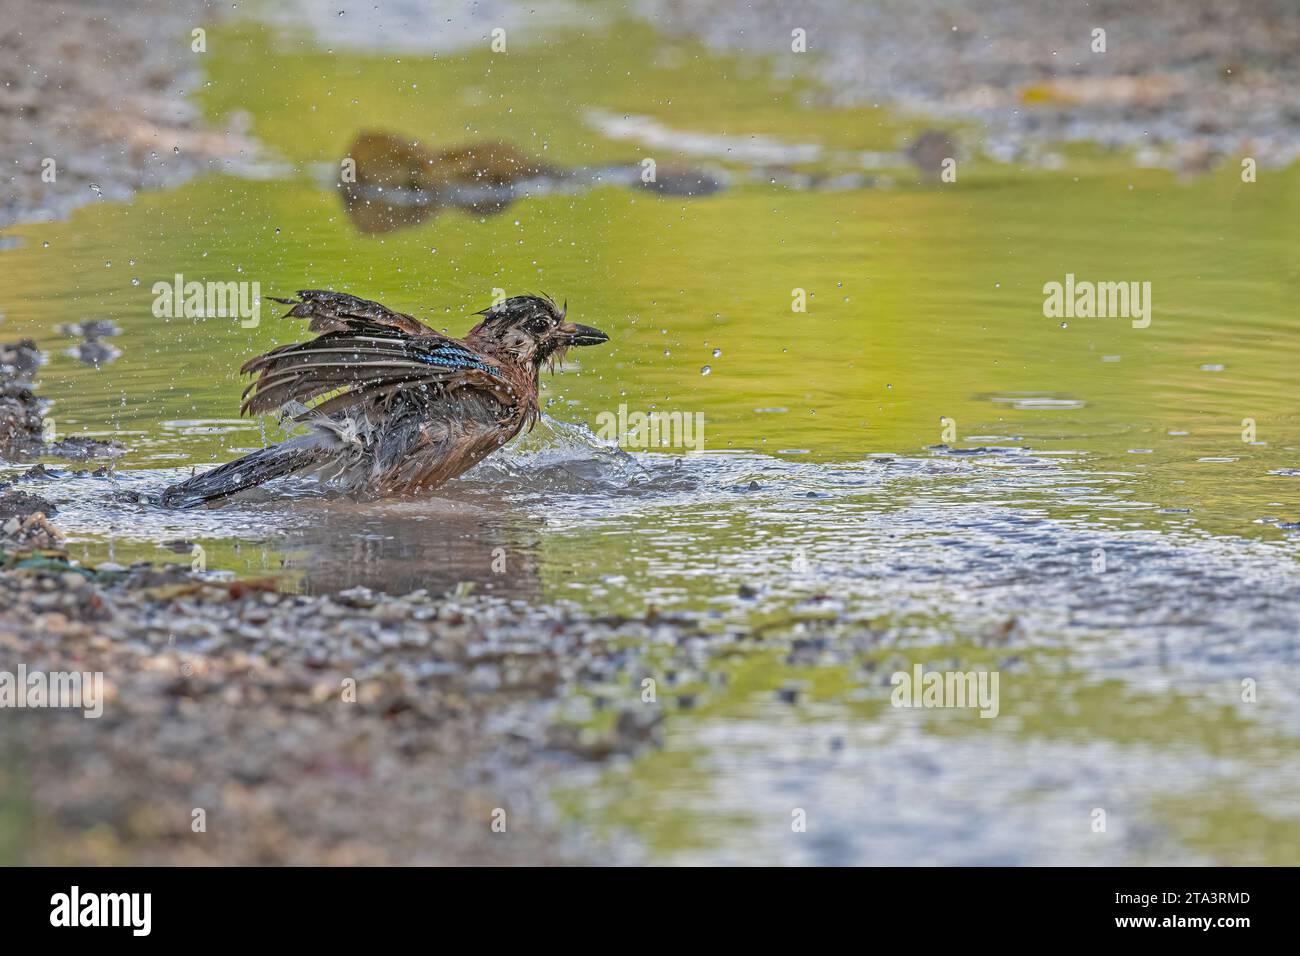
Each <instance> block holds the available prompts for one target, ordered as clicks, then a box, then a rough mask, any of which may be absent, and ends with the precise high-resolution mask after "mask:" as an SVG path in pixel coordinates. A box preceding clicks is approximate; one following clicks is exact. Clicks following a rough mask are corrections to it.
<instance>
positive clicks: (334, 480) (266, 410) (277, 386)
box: [163, 290, 608, 508]
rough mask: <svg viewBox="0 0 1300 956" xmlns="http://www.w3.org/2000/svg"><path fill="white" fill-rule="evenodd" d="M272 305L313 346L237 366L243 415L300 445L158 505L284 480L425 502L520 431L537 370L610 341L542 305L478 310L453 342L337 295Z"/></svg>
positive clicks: (538, 300)
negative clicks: (292, 432) (273, 420)
mask: <svg viewBox="0 0 1300 956" xmlns="http://www.w3.org/2000/svg"><path fill="white" fill-rule="evenodd" d="M275 301H277V302H283V303H284V304H286V305H290V306H292V308H291V309H290V311H289V312H288V314H287V315H286V318H299V319H308V320H309V322H310V324H309V326H308V328H309V330H310V331H312V332H317V333H319V334H318V335H317V336H316V337H315V338H314V339H311V340H309V341H306V342H299V343H294V344H292V345H285V346H281V347H279V348H276V349H272V350H271V351H270V352H267V353H266V354H265V355H260V356H258V357H257V358H254V359H252V360H250V361H249V362H247V363H245V364H244V366H243V368H242V369H241V370H240V371H241V372H243V373H245V374H249V375H253V376H254V379H253V381H252V382H251V383H250V384H249V385H248V387H247V388H246V389H245V390H244V395H243V405H242V406H241V411H242V412H243V413H244V414H252V415H260V414H270V413H274V412H277V411H278V412H280V413H281V414H283V415H285V416H286V417H288V418H290V419H292V420H293V421H296V422H301V423H304V424H306V425H307V426H308V431H307V433H306V434H303V435H299V436H296V437H294V438H291V439H289V440H288V441H285V442H281V443H280V444H278V445H273V446H271V447H269V448H264V449H262V450H260V451H256V452H253V453H252V454H250V455H246V456H244V457H243V458H240V459H239V460H237V461H233V462H230V463H229V464H225V465H222V466H220V467H218V468H214V469H212V470H211V471H207V472H204V473H203V474H200V475H196V476H194V477H193V478H190V479H189V480H188V481H184V482H182V483H180V484H178V485H174V486H172V487H171V488H168V489H167V491H166V492H164V493H163V503H164V504H168V505H172V506H175V507H182V508H187V507H195V506H197V505H201V504H204V503H207V502H213V501H218V500H221V499H223V498H226V497H228V496H230V495H232V494H235V493H236V492H239V491H243V490H244V489H246V488H251V487H253V486H255V485H260V484H262V483H264V482H266V481H270V480H272V479H274V478H279V477H282V476H284V475H290V474H314V475H317V476H318V477H319V478H320V479H321V480H322V481H327V482H329V483H330V484H332V485H334V486H336V487H339V488H341V489H343V490H346V491H351V492H359V493H368V494H374V495H409V494H419V493H421V492H426V491H430V490H432V489H434V488H437V487H438V486H439V485H441V484H443V483H444V482H446V481H449V480H450V479H452V478H455V477H456V476H457V475H460V474H462V473H463V472H465V471H467V470H468V469H469V468H471V467H473V466H474V465H475V464H477V463H478V462H480V461H482V460H483V459H484V458H485V457H487V456H488V455H490V454H491V453H492V452H493V451H495V450H496V449H498V448H500V447H501V446H502V445H504V444H505V443H506V442H508V441H509V440H510V439H511V438H513V437H514V436H515V435H517V434H518V433H519V432H520V430H522V429H523V428H524V427H525V426H531V424H532V423H533V422H534V421H535V420H536V418H537V415H538V407H537V393H538V376H539V373H540V370H541V367H542V366H543V365H546V364H553V363H554V362H555V361H556V360H557V359H559V358H561V357H562V356H563V354H564V352H565V351H566V350H567V349H568V348H570V347H571V346H575V345H596V344H599V343H600V342H605V341H607V340H608V337H607V336H606V335H605V334H604V333H603V332H600V331H599V330H597V329H593V328H590V327H588V326H583V325H576V324H574V323H571V322H569V321H568V320H567V318H566V315H565V312H566V310H565V309H564V308H561V307H560V306H557V305H556V304H555V302H553V301H552V300H551V299H549V298H543V297H541V296H532V295H523V296H514V297H513V298H509V299H506V300H505V301H503V302H501V303H499V304H497V305H495V306H493V307H492V308H490V309H486V310H484V311H483V312H481V313H479V314H480V315H482V316H483V320H482V321H481V322H479V324H478V325H476V326H475V327H474V328H473V329H471V330H470V332H469V334H468V335H466V336H465V338H464V339H462V340H458V339H453V338H449V337H447V336H445V335H442V334H440V333H438V332H435V331H434V330H433V329H431V328H429V327H428V326H426V325H424V324H423V323H421V322H418V321H416V320H415V319H414V318H412V317H411V316H409V315H405V314H403V313H400V312H393V311H392V310H390V309H388V308H385V307H384V306H382V305H380V304H379V303H378V302H370V301H368V300H366V299H358V298H356V297H355V296H351V295H347V294H345V293H341V292H327V291H316V290H308V291H303V292H299V293H298V297H297V298H296V299H275ZM313 402H314V403H315V404H312V405H310V407H308V406H309V403H313Z"/></svg>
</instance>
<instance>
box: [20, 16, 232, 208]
mask: <svg viewBox="0 0 1300 956" xmlns="http://www.w3.org/2000/svg"><path fill="white" fill-rule="evenodd" d="M229 9H230V7H229V5H228V4H227V5H224V6H223V5H221V4H217V3H215V2H212V0H171V2H168V3H166V4H157V3H149V2H147V0H120V2H116V3H112V4H100V3H73V4H49V3H45V2H43V0H9V2H7V3H6V4H5V10H4V18H3V21H2V22H0V49H3V50H4V56H3V57H0V156H4V157H5V164H4V169H3V173H2V174H0V226H4V225H6V224H8V223H12V222H19V221H34V220H45V219H56V218H61V217H63V216H66V215H67V214H68V213H69V212H70V211H71V210H73V209H75V208H76V207H78V206H82V205H85V204H87V203H91V202H98V201H100V200H104V199H107V200H115V201H121V200H125V199H128V198H130V196H131V195H132V194H133V193H134V192H136V191H138V190H142V189H164V188H167V187H170V186H175V185H177V184H178V183H181V182H183V181H184V180H186V179H188V178H190V177H191V176H194V175H196V174H198V173H200V172H205V171H219V170H229V169H245V168H247V167H250V166H252V165H253V164H254V163H255V161H256V155H255V154H256V148H255V146H254V145H253V144H252V143H251V142H250V141H249V140H247V139H246V138H245V137H244V136H243V135H242V129H241V128H240V125H239V124H240V121H239V118H238V117H234V118H233V125H232V126H231V127H230V128H226V129H214V128H212V127H211V126H210V125H208V124H206V123H205V122H204V121H203V119H202V117H201V116H200V114H199V110H198V108H197V106H196V105H195V104H194V102H193V100H192V97H191V96H190V92H191V91H192V90H194V89H195V88H196V87H197V86H198V84H199V83H200V82H201V77H202V70H203V67H204V57H206V56H210V55H213V51H212V50H211V47H210V46H209V47H208V49H207V52H195V51H194V50H193V49H192V45H193V36H192V31H193V30H194V29H196V28H203V29H205V30H207V29H210V28H211V26H212V25H213V24H214V22H215V21H216V18H218V17H220V16H222V15H224V13H225V12H226V11H228V10H229Z"/></svg>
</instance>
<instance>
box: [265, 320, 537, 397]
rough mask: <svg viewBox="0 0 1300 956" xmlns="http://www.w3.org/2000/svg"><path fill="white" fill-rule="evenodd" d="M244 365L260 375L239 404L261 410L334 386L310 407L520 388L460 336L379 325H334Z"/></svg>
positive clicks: (504, 393) (507, 392) (510, 392)
mask: <svg viewBox="0 0 1300 956" xmlns="http://www.w3.org/2000/svg"><path fill="white" fill-rule="evenodd" d="M380 308H382V306H380ZM240 372H242V373H244V374H246V375H256V376H257V378H255V379H254V380H253V381H252V382H251V383H249V385H248V387H247V388H246V389H244V394H243V405H242V406H241V408H240V411H241V412H243V413H245V414H254V415H257V414H266V413H269V412H273V411H275V410H276V409H279V408H284V407H286V406H294V404H295V403H302V404H306V403H308V402H310V401H312V400H313V399H317V398H320V397H321V396H323V395H327V394H329V393H331V392H337V393H338V394H335V395H332V396H330V397H329V398H327V399H326V400H325V401H323V402H321V403H320V404H318V405H317V406H315V408H313V409H311V410H310V412H309V413H308V414H332V413H334V412H337V411H342V410H344V409H346V408H348V407H350V406H352V405H355V404H357V403H358V402H361V401H382V400H384V399H386V398H388V397H390V396H392V395H394V394H396V393H397V392H400V391H405V390H408V389H419V390H421V391H423V392H424V393H426V394H427V395H428V397H429V399H430V400H431V401H432V400H437V399H438V398H440V397H441V396H444V395H446V394H447V393H448V392H451V391H454V390H456V389H460V388H479V389H485V390H487V391H490V392H492V393H493V394H494V395H495V396H496V398H497V400H498V401H499V402H501V403H502V404H503V405H510V404H513V403H514V400H515V389H514V387H513V385H512V384H511V383H510V382H509V381H508V380H507V378H506V377H505V376H504V375H503V374H502V369H501V366H500V365H499V364H498V363H497V362H496V361H495V360H493V359H491V358H489V357H487V356H484V355H480V354H479V353H477V352H475V351H473V350H472V349H470V348H468V347H466V346H465V345H464V344H463V343H460V342H457V341H456V340H455V339H449V338H445V337H443V336H440V335H430V336H426V337H419V338H413V337H411V336H408V335H404V334H402V333H400V332H396V331H394V330H392V329H383V328H378V327H372V328H369V329H367V330H365V331H364V334H363V333H358V332H354V331H350V330H347V331H345V330H335V331H330V332H326V333H324V334H323V335H319V336H317V337H316V338H314V339H312V340H311V341H309V342H300V343H295V344H293V345H285V346H281V347H280V348H277V349H272V350H271V351H270V352H267V353H266V354H265V355H259V356H258V357H257V358H255V359H252V360H250V361H248V362H246V363H245V364H244V367H243V368H241V369H240ZM298 417H300V418H301V417H303V416H301V415H300V416H298Z"/></svg>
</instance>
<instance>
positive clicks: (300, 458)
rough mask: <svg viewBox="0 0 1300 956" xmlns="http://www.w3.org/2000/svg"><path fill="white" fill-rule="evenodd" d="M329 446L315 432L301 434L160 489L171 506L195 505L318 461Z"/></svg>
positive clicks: (309, 465) (190, 506) (316, 463)
mask: <svg viewBox="0 0 1300 956" xmlns="http://www.w3.org/2000/svg"><path fill="white" fill-rule="evenodd" d="M327 452H328V449H327V448H326V447H325V445H324V443H323V442H322V441H321V439H320V437H318V436H316V435H301V436H298V437H296V438H291V439H289V440H288V441H285V442H281V443H280V444H278V445H271V446H270V447H269V448H263V449H261V450H260V451H255V452H253V453H252V454H248V455H245V456H244V457H243V458H237V459H235V460H234V461H232V462H229V463H227V464H225V465H221V466H220V467H217V468H213V469H212V470H211V471H205V472H203V473H202V474H200V475H195V476H194V477H193V478H190V479H188V480H186V481H182V482H181V483H180V484H178V485H172V486H171V487H170V488H168V489H167V490H166V491H164V492H163V493H162V503H163V504H164V505H166V506H168V507H171V508H196V507H198V506H199V505H202V504H207V503H208V502H211V501H220V500H221V499H222V498H228V497H229V496H231V495H233V494H235V493H236V492H240V491H243V490H245V489H246V488H252V487H254V486H255V485H260V484H262V483H264V482H267V481H270V480H271V479H272V478H280V477H283V476H284V475H291V474H293V473H294V472H299V471H303V470H305V469H307V468H311V467H313V466H316V465H319V464H321V462H322V461H323V459H324V458H325V456H326V454H327Z"/></svg>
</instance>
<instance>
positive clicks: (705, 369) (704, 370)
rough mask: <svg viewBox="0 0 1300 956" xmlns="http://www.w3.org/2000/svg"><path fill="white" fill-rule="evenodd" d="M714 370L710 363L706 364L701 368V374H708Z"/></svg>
mask: <svg viewBox="0 0 1300 956" xmlns="http://www.w3.org/2000/svg"><path fill="white" fill-rule="evenodd" d="M712 371H713V369H712V368H710V367H709V366H708V365H706V366H704V368H702V369H700V374H701V375H708V374H709V373H710V372H712Z"/></svg>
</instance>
